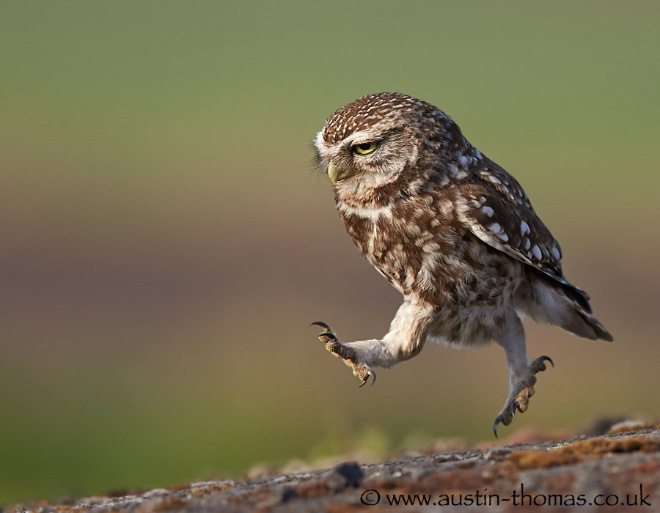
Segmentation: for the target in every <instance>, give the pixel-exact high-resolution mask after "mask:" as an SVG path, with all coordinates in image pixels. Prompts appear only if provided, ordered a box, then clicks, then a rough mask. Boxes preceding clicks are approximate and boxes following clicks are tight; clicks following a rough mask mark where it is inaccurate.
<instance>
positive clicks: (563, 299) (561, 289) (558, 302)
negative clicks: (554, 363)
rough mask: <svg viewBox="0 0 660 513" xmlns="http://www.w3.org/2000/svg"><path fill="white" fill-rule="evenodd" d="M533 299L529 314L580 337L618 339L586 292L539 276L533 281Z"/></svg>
mask: <svg viewBox="0 0 660 513" xmlns="http://www.w3.org/2000/svg"><path fill="white" fill-rule="evenodd" d="M532 289H533V292H532V298H533V299H532V301H531V302H529V303H528V305H527V306H528V308H527V309H525V313H526V314H528V315H529V316H530V317H531V318H532V319H534V320H535V321H537V322H546V323H549V324H554V325H555V326H559V327H560V328H562V329H565V330H566V331H568V332H570V333H573V334H574V335H577V336H579V337H584V338H588V339H591V340H607V341H609V342H612V341H614V337H612V335H611V334H610V332H609V331H607V329H606V328H605V326H603V325H602V324H601V323H600V321H599V320H598V319H596V317H595V316H594V315H593V313H592V312H591V307H590V306H589V303H588V296H587V295H586V293H584V292H583V291H581V290H580V289H578V288H573V287H571V286H570V284H568V285H565V284H561V283H558V282H554V281H551V280H546V279H543V278H539V279H536V280H534V282H533V283H532Z"/></svg>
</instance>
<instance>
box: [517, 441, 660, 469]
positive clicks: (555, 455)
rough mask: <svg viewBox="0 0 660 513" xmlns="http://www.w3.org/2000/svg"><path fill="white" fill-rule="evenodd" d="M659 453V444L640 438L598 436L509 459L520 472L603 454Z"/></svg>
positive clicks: (574, 461)
mask: <svg viewBox="0 0 660 513" xmlns="http://www.w3.org/2000/svg"><path fill="white" fill-rule="evenodd" d="M658 450H660V441H658V440H652V439H649V438H646V437H643V436H636V437H631V438H624V439H610V438H604V437H598V438H590V439H588V440H578V441H577V442H573V443H571V444H569V445H567V446H565V447H559V448H556V449H549V450H540V449H536V450H520V451H513V452H511V453H510V454H509V460H511V461H513V462H514V463H515V464H516V465H517V467H518V468H520V469H531V468H546V467H555V466H559V465H570V464H573V463H579V462H581V461H584V460H586V459H587V458H589V457H593V458H601V457H602V456H603V455H605V454H612V453H622V452H636V451H644V452H655V451H658Z"/></svg>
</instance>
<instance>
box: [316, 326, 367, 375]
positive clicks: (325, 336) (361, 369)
mask: <svg viewBox="0 0 660 513" xmlns="http://www.w3.org/2000/svg"><path fill="white" fill-rule="evenodd" d="M310 326H320V327H321V328H323V331H322V332H321V333H320V334H319V340H320V341H321V342H323V343H324V344H325V348H326V349H327V350H328V351H330V353H332V354H333V355H334V356H336V357H337V358H340V359H342V360H343V361H344V363H345V364H346V365H348V366H349V367H350V368H351V369H353V374H354V375H355V376H357V377H358V378H359V379H360V381H362V384H361V385H360V386H361V387H363V386H364V385H366V383H367V381H369V377H371V384H372V385H373V384H374V383H375V382H376V373H375V372H374V371H372V370H371V369H370V368H369V366H367V365H365V364H363V363H360V362H358V361H357V352H356V351H355V349H353V348H352V347H350V346H348V345H346V344H344V343H343V342H340V341H339V339H338V338H337V335H335V334H334V332H333V331H332V330H331V329H330V326H328V325H327V324H326V323H324V322H321V321H315V322H313V323H312V324H310Z"/></svg>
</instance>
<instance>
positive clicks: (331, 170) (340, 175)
mask: <svg viewBox="0 0 660 513" xmlns="http://www.w3.org/2000/svg"><path fill="white" fill-rule="evenodd" d="M350 175H351V172H350V171H349V170H347V169H337V168H336V167H335V165H334V164H333V163H332V162H330V164H329V165H328V178H330V181H331V182H332V185H335V184H336V183H337V182H338V181H339V180H343V179H344V178H347V177H349V176H350Z"/></svg>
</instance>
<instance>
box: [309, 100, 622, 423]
mask: <svg viewBox="0 0 660 513" xmlns="http://www.w3.org/2000/svg"><path fill="white" fill-rule="evenodd" d="M314 145H315V148H316V151H317V163H318V166H319V168H320V169H321V170H323V171H324V172H326V173H327V175H328V178H329V179H330V181H331V182H332V186H333V188H334V196H335V203H336V207H337V210H338V211H339V216H340V217H341V220H342V221H343V223H344V226H345V228H346V230H347V231H348V234H349V235H350V237H351V238H352V239H353V242H354V243H355V244H356V246H357V247H358V248H359V250H360V252H361V253H362V254H363V255H364V256H365V257H366V259H367V260H368V261H369V263H370V264H371V265H372V266H374V267H375V268H376V270H377V271H378V272H379V273H380V274H382V275H383V276H384V277H385V278H386V279H387V280H388V281H389V282H390V283H391V284H392V286H394V288H396V289H397V290H398V291H399V292H400V293H401V294H402V295H403V304H402V305H401V307H400V308H399V309H398V311H397V312H396V315H395V317H394V319H393V320H392V323H391V325H390V329H389V331H388V333H387V334H386V335H385V336H384V337H383V338H381V339H373V340H362V341H356V342H343V341H340V340H339V339H338V338H337V336H336V335H335V333H334V332H333V331H332V330H331V329H330V328H329V326H328V325H327V324H325V323H323V322H315V323H313V324H316V325H319V326H321V328H322V329H323V331H322V333H321V334H320V335H319V339H320V340H321V341H322V342H323V343H325V346H326V349H328V351H330V352H331V353H332V354H333V355H334V356H336V357H338V358H340V359H342V360H343V361H344V362H345V363H346V364H347V365H348V366H349V367H350V368H351V369H352V370H353V373H354V374H355V376H357V377H358V378H359V379H360V380H361V381H362V385H364V384H365V383H366V382H367V381H368V380H369V379H370V378H371V379H372V380H373V381H372V384H373V382H374V381H375V379H376V375H375V373H374V371H373V368H374V367H392V366H393V365H395V364H397V363H399V362H402V361H404V360H408V359H410V358H412V357H414V356H416V355H418V354H419V353H420V351H421V350H422V348H423V347H424V344H425V343H426V342H427V341H436V342H440V343H444V344H447V345H449V346H454V347H457V348H461V347H479V346H483V345H485V344H488V343H491V342H493V341H494V342H495V343H497V344H499V345H500V346H501V347H502V348H503V349H504V351H505V353H506V359H507V365H508V371H509V395H508V397H507V399H506V402H505V404H504V407H503V408H502V410H501V412H500V413H499V415H498V416H497V418H496V419H495V422H494V425H493V431H494V432H495V436H497V427H498V425H499V424H500V423H502V424H504V425H509V424H510V423H511V421H512V420H513V417H514V415H515V414H516V412H521V413H522V412H524V411H525V410H526V409H527V407H528V404H529V398H530V397H531V396H532V395H533V394H534V385H535V383H536V374H537V373H538V372H539V371H543V370H545V368H546V362H549V363H550V364H553V363H552V360H551V359H550V358H549V357H547V356H540V357H538V358H536V359H534V360H532V361H530V360H529V359H528V357H527V350H526V347H525V332H524V329H523V325H522V322H521V320H522V318H523V317H524V316H525V315H528V316H529V317H531V318H532V319H534V320H535V321H536V322H543V323H550V324H553V325H555V326H559V327H560V328H563V329H564V330H566V331H568V332H570V333H573V334H575V335H578V336H580V337H584V338H588V339H593V340H596V339H600V340H607V341H612V340H613V338H612V335H610V333H609V332H608V331H607V330H606V329H605V327H604V326H603V325H602V324H601V323H600V322H599V321H598V320H597V319H596V317H594V315H593V314H592V310H591V307H590V305H589V296H588V295H587V293H586V292H584V291H583V290H581V289H579V288H578V287H576V286H575V285H573V284H572V283H570V282H569V281H567V280H566V279H565V278H564V275H563V272H562V268H561V257H562V253H561V248H560V247H559V243H558V242H557V241H556V240H555V238H554V237H553V236H552V234H551V233H550V231H549V230H548V228H546V226H545V225H544V224H543V222H542V221H541V220H540V219H539V217H538V216H537V214H536V212H535V211H534V209H533V208H532V205H531V203H530V201H529V198H528V197H527V195H526V194H525V192H524V191H523V189H522V187H521V186H520V184H519V183H518V182H517V181H516V180H515V179H514V178H513V177H512V176H511V175H510V174H509V173H507V172H506V171H505V170H504V169H502V168H501V167H500V166H498V165H497V164H496V163H495V162H493V161H492V160H490V159H489V158H488V157H486V156H485V155H484V154H482V153H481V152H480V151H479V150H478V149H476V148H475V147H474V146H472V144H470V143H469V142H468V141H467V139H466V138H465V137H464V136H463V134H462V133H461V130H460V128H459V127H458V125H457V124H456V123H454V121H452V119H451V118H450V117H449V116H448V115H447V114H445V113H444V112H443V111H441V110H440V109H438V108H437V107H434V106H433V105H430V104H429V103H426V102H424V101H422V100H418V99H416V98H413V97H410V96H407V95H405V94H399V93H380V94H371V95H368V96H363V97H361V98H358V99H357V100H355V101H353V102H351V103H349V104H348V105H346V106H344V107H342V108H340V109H339V110H337V111H336V112H335V113H334V114H333V115H332V116H330V117H329V118H328V119H327V121H326V122H325V126H324V127H323V129H322V130H321V131H320V132H319V133H318V135H317V137H316V140H315V143H314ZM553 365H554V364H553Z"/></svg>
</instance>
